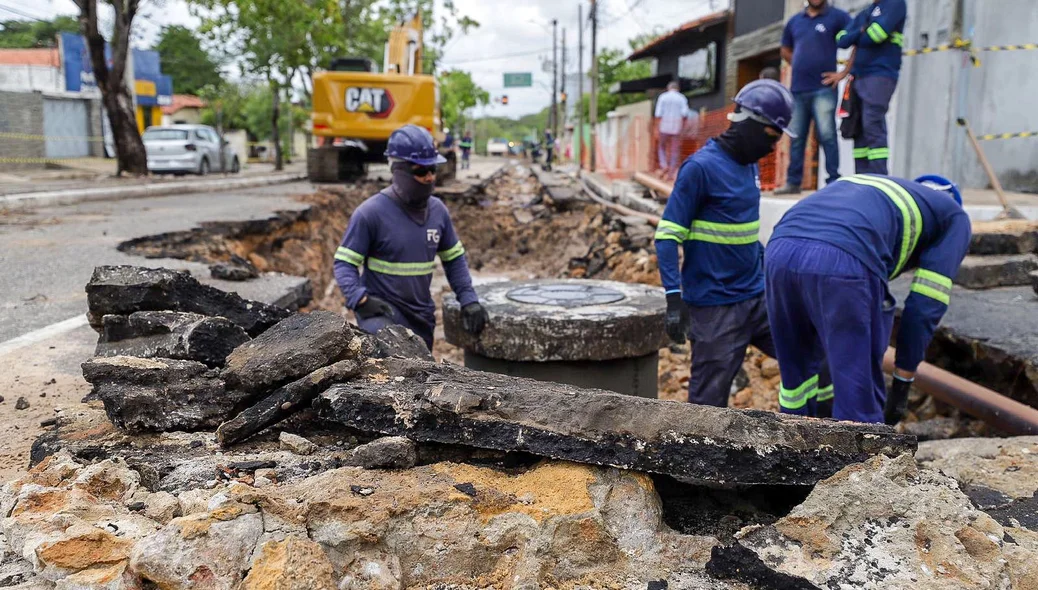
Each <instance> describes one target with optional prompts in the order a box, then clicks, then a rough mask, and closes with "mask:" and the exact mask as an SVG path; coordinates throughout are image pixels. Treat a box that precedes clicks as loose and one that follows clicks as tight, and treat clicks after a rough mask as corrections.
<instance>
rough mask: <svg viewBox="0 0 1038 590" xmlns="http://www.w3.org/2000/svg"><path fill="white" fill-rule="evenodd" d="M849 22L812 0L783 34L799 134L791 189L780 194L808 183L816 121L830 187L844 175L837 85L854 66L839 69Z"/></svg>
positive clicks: (835, 10)
mask: <svg viewBox="0 0 1038 590" xmlns="http://www.w3.org/2000/svg"><path fill="white" fill-rule="evenodd" d="M850 22H851V17H850V15H849V14H847V13H846V12H844V11H842V10H840V9H839V8H836V7H834V6H831V5H830V4H829V2H827V0H808V2H807V7H806V8H804V10H803V11H802V12H800V13H798V14H797V15H796V16H794V17H793V18H791V19H789V22H788V23H786V29H785V31H784V32H783V33H782V59H784V60H786V61H787V62H789V63H791V64H793V85H792V88H791V90H792V91H793V100H794V110H793V123H792V124H791V125H790V131H792V132H793V133H795V134H796V135H795V136H794V139H793V142H792V144H791V147H790V153H789V172H788V173H787V175H786V179H787V180H786V186H785V187H783V188H780V189H778V190H776V191H775V194H776V195H794V194H797V193H799V192H800V184H801V182H802V181H803V179H804V148H805V146H806V145H807V131H808V129H809V127H810V125H811V120H812V119H813V120H814V122H815V132H816V134H817V136H818V144H819V145H820V146H821V148H822V150H823V151H824V152H825V169H826V173H827V174H828V178H827V179H826V183H830V182H833V181H835V180H836V179H837V178H839V177H840V172H839V169H840V152H839V147H838V146H837V143H836V101H837V100H836V99H837V96H836V86H837V85H838V84H839V83H840V80H843V79H844V78H845V77H847V74H848V73H849V72H850V68H851V65H853V64H847V67H846V68H845V69H844V70H843V71H842V72H837V71H836V35H837V34H838V33H839V32H840V31H842V30H844V29H845V28H846V27H847V25H848V24H849V23H850ZM851 61H852V62H853V57H852V58H851Z"/></svg>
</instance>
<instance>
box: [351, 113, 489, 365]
mask: <svg viewBox="0 0 1038 590" xmlns="http://www.w3.org/2000/svg"><path fill="white" fill-rule="evenodd" d="M386 156H388V157H389V161H390V169H391V170H392V172H393V184H392V185H391V186H389V187H388V188H386V189H385V190H383V191H381V192H379V193H377V194H376V195H375V196H373V197H371V198H369V199H368V200H366V201H364V202H363V203H361V205H360V206H359V207H357V209H356V210H355V211H354V212H353V215H352V216H351V217H350V224H349V227H347V228H346V233H345V235H343V237H342V244H341V245H340V247H339V249H338V250H337V251H336V253H335V280H336V282H337V283H338V284H339V288H340V289H341V290H342V294H343V295H344V296H345V298H346V306H347V307H349V308H350V309H352V310H353V313H354V314H355V315H356V316H357V325H359V326H360V328H361V329H362V330H364V331H365V332H368V333H372V334H374V333H376V332H378V331H379V330H381V329H382V328H384V327H386V326H388V325H390V324H400V325H403V326H406V327H408V328H410V329H411V331H413V332H414V333H415V334H417V335H418V336H420V337H421V338H422V340H424V341H425V344H426V345H427V346H428V347H429V350H432V347H433V330H434V329H435V328H436V304H435V303H434V302H433V298H432V294H431V293H430V291H429V287H430V284H431V282H432V275H433V269H434V268H435V264H436V262H435V260H436V257H437V256H439V258H440V260H441V261H443V269H444V271H445V273H446V274H447V281H448V282H449V283H450V286H451V289H453V290H454V294H455V295H456V296H457V297H458V302H459V303H460V304H461V318H462V327H463V328H464V329H465V330H466V331H468V332H471V333H473V334H479V333H480V332H481V331H482V330H483V327H484V326H485V325H486V322H487V312H486V311H485V310H484V309H483V306H482V305H480V303H479V299H478V298H477V296H476V292H475V291H474V290H473V289H472V278H471V277H470V276H469V269H468V262H467V260H466V257H465V248H464V247H463V246H462V244H461V241H460V240H459V239H458V236H457V234H455V233H454V225H453V224H452V223H451V218H450V213H448V211H447V207H446V206H445V205H444V204H443V201H441V200H439V199H437V198H436V197H433V196H432V193H433V188H434V185H435V182H436V165H437V164H442V163H444V162H446V159H445V158H444V157H443V156H441V155H440V154H439V153H438V152H437V151H436V144H435V143H434V141H433V137H432V135H430V134H429V132H428V131H427V130H425V129H424V128H422V127H418V126H417V125H405V126H404V127H401V128H400V129H397V130H396V131H394V132H393V134H392V135H390V136H389V145H388V147H387V149H386ZM361 267H364V274H360V269H361Z"/></svg>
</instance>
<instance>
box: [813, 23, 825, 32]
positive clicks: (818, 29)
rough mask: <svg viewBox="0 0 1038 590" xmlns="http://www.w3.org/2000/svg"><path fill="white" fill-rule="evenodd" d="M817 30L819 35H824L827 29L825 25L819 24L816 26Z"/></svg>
mask: <svg viewBox="0 0 1038 590" xmlns="http://www.w3.org/2000/svg"><path fill="white" fill-rule="evenodd" d="M815 30H816V31H818V32H819V33H824V32H825V31H826V30H827V29H826V28H825V25H824V24H823V23H818V24H817V25H815Z"/></svg>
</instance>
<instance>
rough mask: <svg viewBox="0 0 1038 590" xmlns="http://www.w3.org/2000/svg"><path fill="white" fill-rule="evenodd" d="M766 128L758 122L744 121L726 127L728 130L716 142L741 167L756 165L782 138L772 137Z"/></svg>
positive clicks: (779, 136)
mask: <svg viewBox="0 0 1038 590" xmlns="http://www.w3.org/2000/svg"><path fill="white" fill-rule="evenodd" d="M766 127H767V126H766V125H764V123H761V122H760V121H754V120H753V119H746V120H744V121H737V122H734V123H732V124H731V125H729V126H728V130H727V131H725V132H724V133H722V134H721V136H720V137H718V138H717V142H718V143H720V144H721V147H723V148H724V149H725V151H726V152H728V154H729V155H731V156H732V158H733V159H734V160H735V161H736V162H738V163H740V164H742V165H743V166H746V165H749V164H755V163H757V162H758V161H759V160H760V159H761V158H763V157H764V156H767V155H768V154H770V153H771V152H772V151H773V150H774V149H775V144H776V143H778V140H779V139H780V138H781V137H782V136H781V135H778V136H775V137H772V136H771V135H768V133H767V132H766V131H764V129H765V128H766Z"/></svg>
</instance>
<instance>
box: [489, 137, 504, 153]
mask: <svg viewBox="0 0 1038 590" xmlns="http://www.w3.org/2000/svg"><path fill="white" fill-rule="evenodd" d="M487 155H488V156H507V155H508V140H507V139H501V138H500V137H495V138H493V139H488V140H487Z"/></svg>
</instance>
